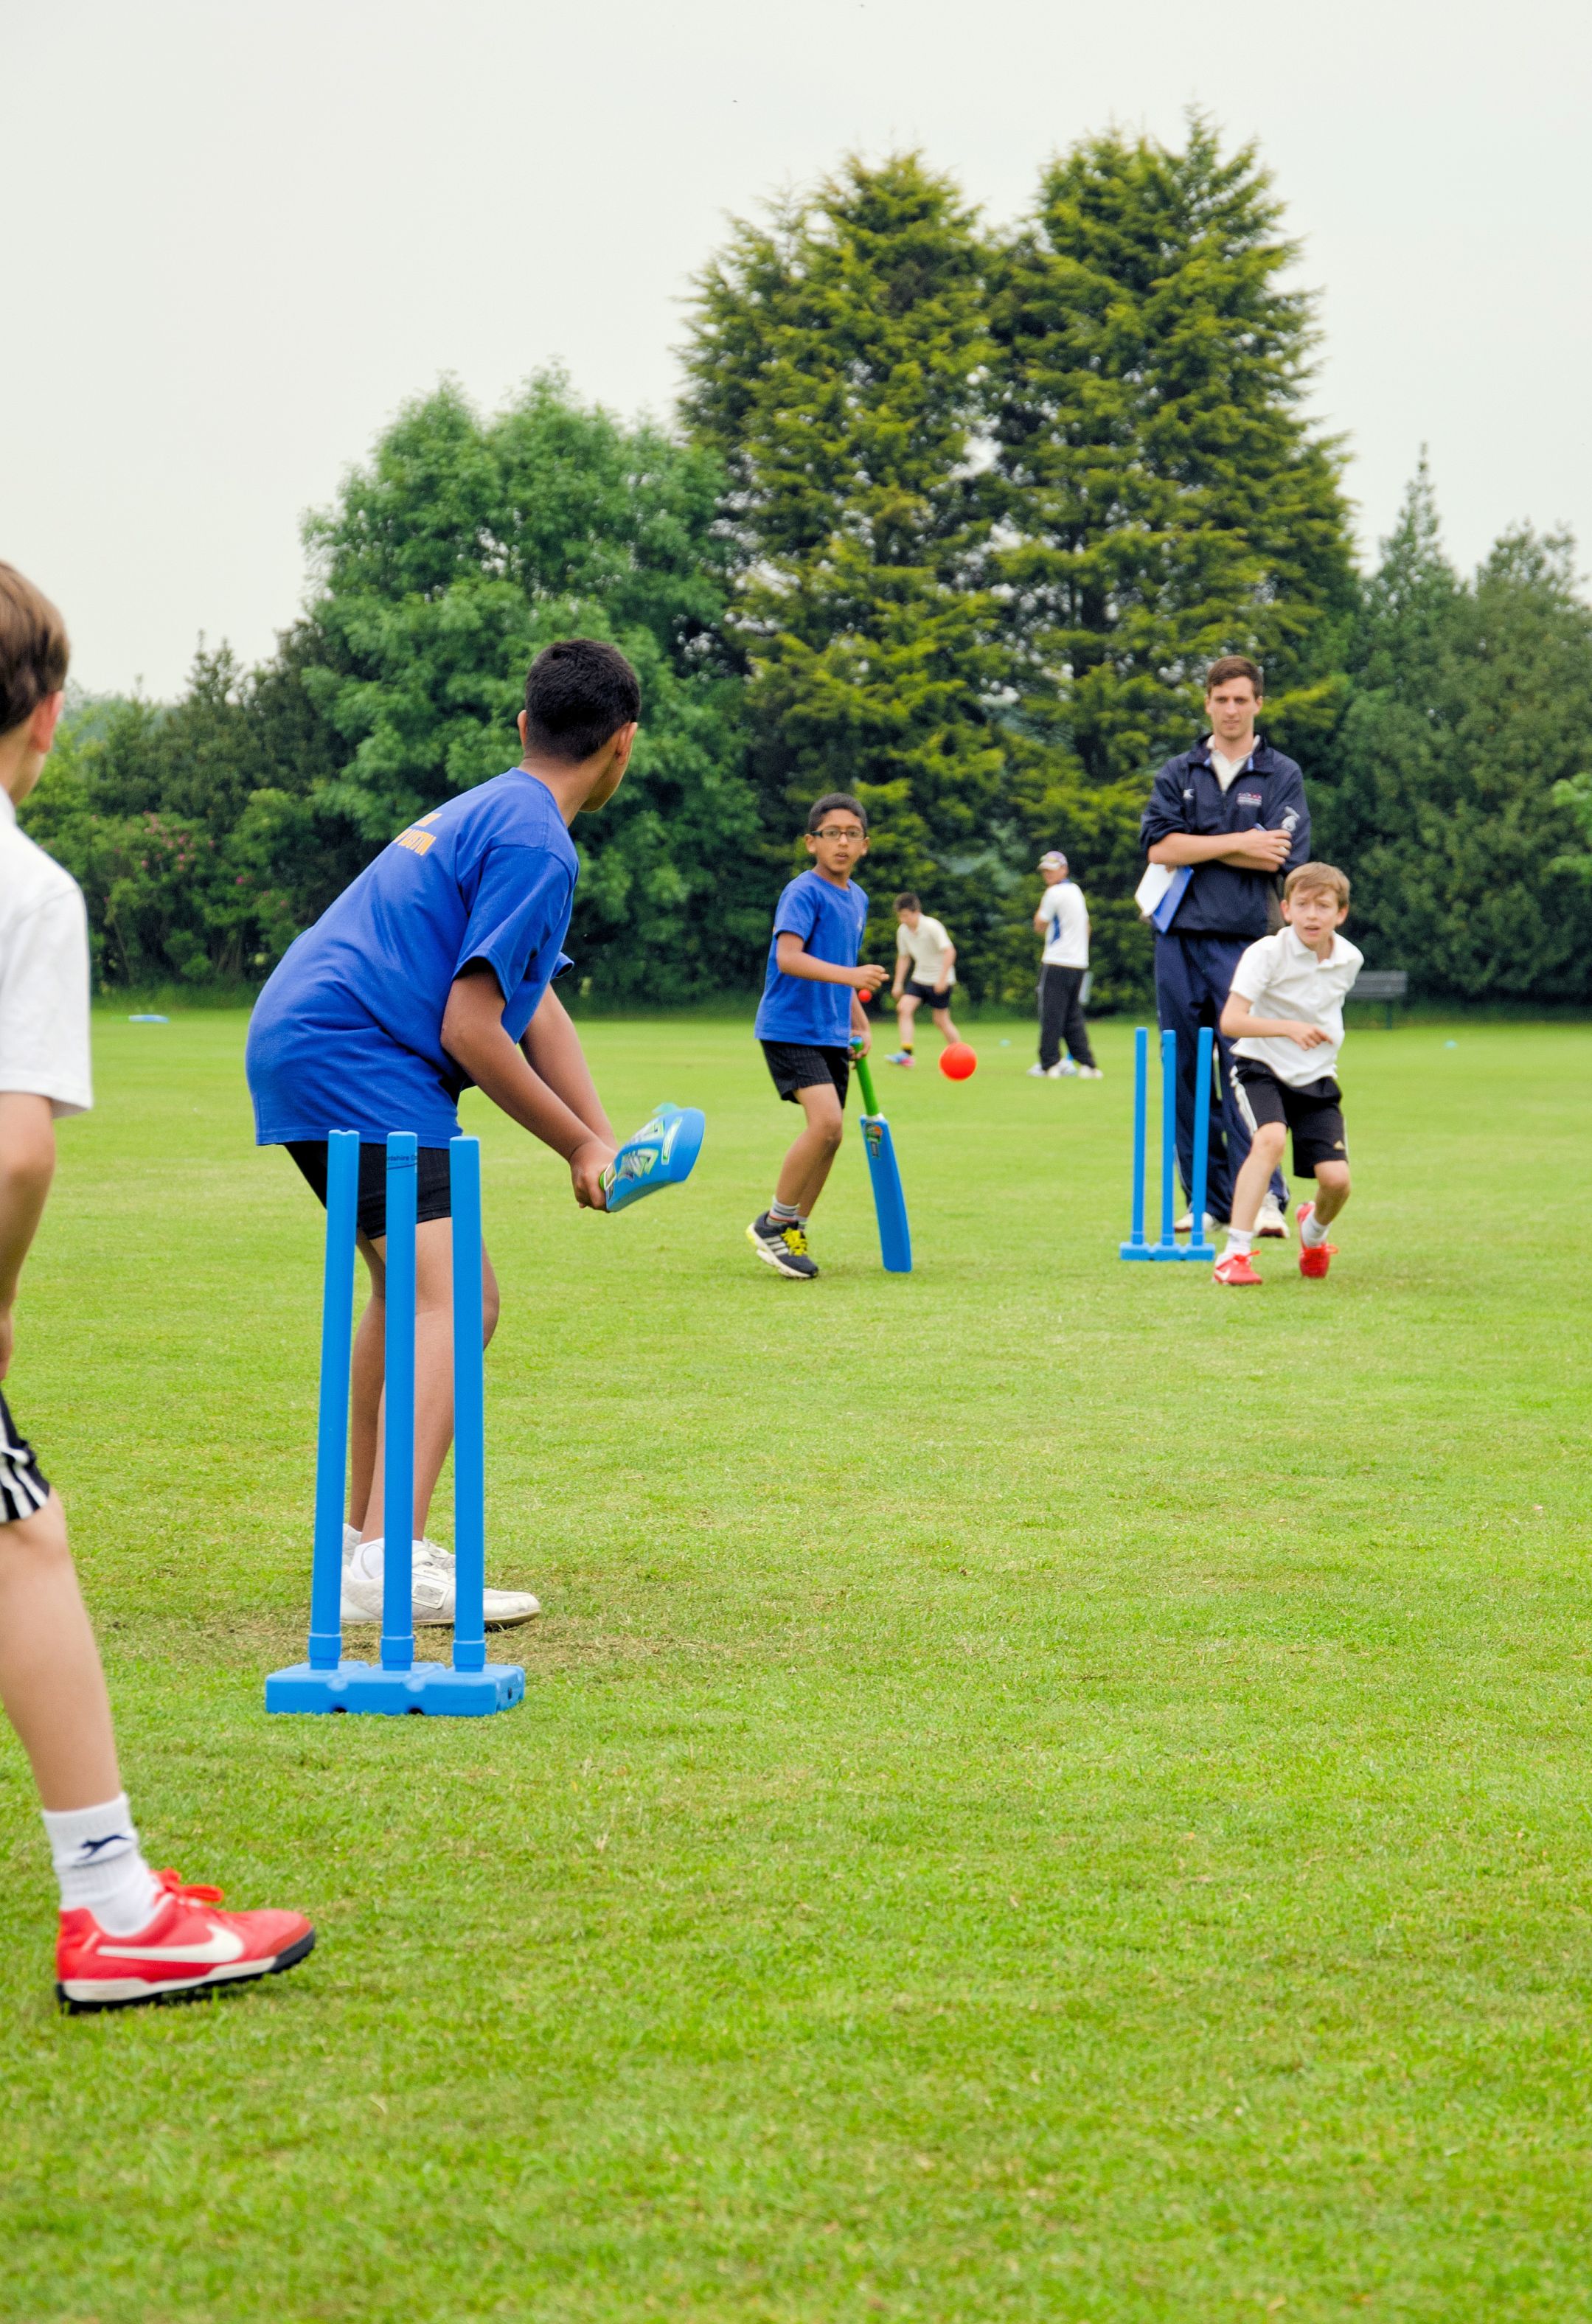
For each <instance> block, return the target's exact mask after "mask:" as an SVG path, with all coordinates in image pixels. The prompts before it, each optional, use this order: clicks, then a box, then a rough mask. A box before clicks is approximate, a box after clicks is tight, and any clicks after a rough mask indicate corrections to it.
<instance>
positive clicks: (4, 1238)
mask: <svg viewBox="0 0 1592 2324" xmlns="http://www.w3.org/2000/svg"><path fill="white" fill-rule="evenodd" d="M54 1175H55V1117H54V1115H53V1113H52V1112H51V1105H50V1100H49V1099H48V1098H47V1097H35V1096H34V1095H33V1094H32V1092H31V1091H28V1090H0V1379H5V1375H6V1373H7V1371H8V1370H9V1369H10V1368H11V1343H12V1321H11V1311H12V1309H13V1308H14V1305H16V1286H17V1282H18V1279H19V1278H20V1277H21V1275H22V1269H23V1259H26V1257H27V1255H28V1247H29V1245H30V1244H31V1243H32V1240H33V1236H34V1234H35V1233H36V1231H37V1230H38V1225H39V1220H40V1218H41V1216H42V1213H43V1209H44V1198H45V1196H46V1195H47V1194H49V1192H50V1181H51V1178H52V1177H53V1176H54Z"/></svg>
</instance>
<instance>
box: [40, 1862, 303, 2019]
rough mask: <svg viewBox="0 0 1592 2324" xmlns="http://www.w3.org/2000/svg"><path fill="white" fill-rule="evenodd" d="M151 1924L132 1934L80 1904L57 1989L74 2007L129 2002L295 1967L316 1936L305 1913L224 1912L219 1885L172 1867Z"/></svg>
mask: <svg viewBox="0 0 1592 2324" xmlns="http://www.w3.org/2000/svg"><path fill="white" fill-rule="evenodd" d="M154 1877H155V1878H156V1880H157V1881H158V1882H159V1883H160V1885H161V1886H162V1889H163V1890H164V1891H165V1895H164V1896H163V1897H162V1901H161V1903H160V1904H159V1905H158V1906H157V1907H156V1909H155V1915H154V1918H153V1920H152V1921H151V1922H150V1923H149V1925H148V1926H147V1928H143V1929H139V1930H137V1931H135V1932H134V1934H133V1935H132V1936H130V1937H119V1936H114V1935H113V1934H112V1933H111V1932H109V1931H108V1930H106V1929H102V1928H101V1927H100V1925H99V1923H98V1922H97V1920H96V1919H95V1917H94V1915H93V1914H92V1913H90V1912H88V1911H87V1910H85V1909H83V1908H79V1910H78V1911H76V1912H72V1913H63V1914H61V1916H60V1936H59V1938H58V1939H57V1941H56V1947H55V1969H56V1977H57V1980H58V1982H57V1984H56V1987H55V1991H56V1997H57V1998H58V1999H59V2000H60V2001H63V2002H64V2003H65V2004H66V2006H67V2007H68V2009H69V2010H72V2011H79V2010H86V2009H128V2008H132V2007H134V2006H135V2005H136V2004H137V2003H139V2002H141V2001H171V2000H175V1999H178V1998H179V1997H181V1996H183V1995H186V1994H192V1993H202V1992H205V1991H207V1990H213V1989H214V1988H215V1987H218V1986H222V1985H245V1984H247V1983H248V1982H249V1981H250V1979H251V1978H257V1977H271V1976H273V1975H274V1974H275V1973H276V1972H277V1971H278V1970H279V1969H292V1968H294V1967H296V1965H297V1964H298V1963H299V1962H300V1961H301V1960H303V1958H304V1956H305V1954H306V1953H308V1952H309V1951H310V1949H311V1947H312V1946H313V1945H314V1942H315V1931H314V1929H313V1928H312V1927H311V1925H310V1923H309V1922H308V1921H307V1920H306V1919H305V1918H304V1915H303V1914H302V1913H274V1912H264V1913H218V1912H217V1911H216V1910H215V1909H214V1908H215V1907H216V1906H217V1905H218V1904H219V1903H220V1902H221V1891H220V1889H219V1888H197V1887H190V1886H188V1885H187V1883H185V1882H183V1881H181V1880H180V1879H179V1878H178V1877H177V1875H176V1874H175V1873H174V1872H172V1871H171V1870H170V1869H167V1870H166V1871H164V1872H157V1873H156V1874H155V1876H154Z"/></svg>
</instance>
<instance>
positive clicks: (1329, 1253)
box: [1299, 1203, 1337, 1276]
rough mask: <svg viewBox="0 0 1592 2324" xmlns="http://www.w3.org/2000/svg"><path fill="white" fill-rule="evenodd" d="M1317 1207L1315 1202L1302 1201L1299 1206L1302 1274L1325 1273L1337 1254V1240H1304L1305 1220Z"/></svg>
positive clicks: (1300, 1267) (1300, 1268)
mask: <svg viewBox="0 0 1592 2324" xmlns="http://www.w3.org/2000/svg"><path fill="white" fill-rule="evenodd" d="M1315 1207H1316V1206H1315V1204H1314V1203H1300V1206H1299V1233H1300V1246H1299V1271H1300V1274H1301V1275H1317V1276H1319V1275H1325V1274H1326V1272H1327V1269H1328V1268H1329V1267H1330V1266H1331V1264H1332V1262H1333V1260H1334V1259H1336V1258H1337V1244H1336V1243H1335V1242H1314V1243H1311V1242H1306V1241H1305V1240H1304V1226H1305V1221H1306V1220H1307V1219H1308V1218H1309V1217H1310V1214H1311V1213H1312V1212H1313V1211H1314V1210H1315Z"/></svg>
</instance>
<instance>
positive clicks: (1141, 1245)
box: [1116, 1241, 1217, 1267]
mask: <svg viewBox="0 0 1592 2324" xmlns="http://www.w3.org/2000/svg"><path fill="white" fill-rule="evenodd" d="M1116 1255H1117V1257H1118V1258H1119V1259H1205V1260H1206V1261H1207V1262H1208V1264H1209V1265H1211V1266H1213V1267H1214V1265H1215V1264H1216V1256H1217V1247H1216V1245H1215V1243H1214V1242H1192V1241H1190V1242H1186V1243H1182V1242H1174V1243H1165V1242H1125V1243H1119V1244H1118V1245H1117V1253H1116Z"/></svg>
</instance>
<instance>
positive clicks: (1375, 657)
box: [1315, 464, 1592, 1000]
mask: <svg viewBox="0 0 1592 2324" xmlns="http://www.w3.org/2000/svg"><path fill="white" fill-rule="evenodd" d="M1350 661H1351V674H1352V678H1353V687H1354V690H1353V694H1352V696H1351V698H1350V700H1349V704H1348V707H1347V711H1346V713H1345V715H1344V717H1343V720H1342V724H1341V725H1340V727H1339V730H1338V732H1337V737H1336V740H1335V743H1334V748H1333V752H1332V754H1331V758H1332V770H1331V774H1330V779H1322V780H1319V782H1318V785H1317V789H1316V798H1315V808H1316V818H1317V820H1316V838H1315V852H1316V853H1317V854H1319V855H1321V856H1323V857H1326V858H1328V859H1329V860H1332V861H1335V862H1340V863H1341V864H1342V865H1343V867H1344V869H1345V870H1346V871H1348V872H1349V873H1350V875H1351V877H1352V879H1353V881H1354V888H1355V894H1354V918H1353V920H1352V922H1351V925H1350V934H1351V935H1353V936H1354V938H1355V941H1356V943H1357V944H1358V945H1359V946H1360V948H1361V950H1362V951H1363V952H1364V953H1365V955H1366V957H1367V959H1368V961H1369V962H1370V964H1371V965H1372V966H1373V967H1389V968H1394V967H1398V968H1408V970H1409V971H1410V973H1411V979H1412V984H1413V985H1414V986H1415V987H1416V989H1417V990H1419V991H1424V992H1426V993H1429V994H1433V995H1438V996H1443V997H1449V996H1451V997H1456V998H1462V999H1466V1000H1482V999H1497V998H1511V999H1519V1000H1569V999H1576V1000H1584V999H1586V998H1587V997H1588V995H1592V884H1589V883H1588V881H1587V878H1586V877H1584V876H1580V877H1578V876H1577V871H1576V858H1575V853H1574V851H1575V842H1576V835H1577V824H1576V816H1575V810H1576V807H1577V806H1578V804H1579V803H1580V802H1581V801H1582V800H1584V799H1587V798H1592V776H1588V774H1587V757H1588V750H1587V734H1588V732H1589V731H1592V611H1589V610H1588V609H1587V605H1586V604H1585V603H1584V602H1583V601H1582V599H1581V598H1580V596H1579V595H1578V591H1577V586H1576V575H1575V567H1574V554H1573V548H1572V544H1571V543H1570V542H1569V539H1565V538H1562V537H1550V538H1548V539H1541V538H1540V537H1538V536H1537V535H1535V534H1533V533H1532V532H1531V531H1529V530H1517V531H1513V532H1510V533H1506V534H1505V535H1504V538H1503V539H1501V540H1500V541H1499V542H1498V544H1497V546H1496V547H1495V549H1494V550H1493V552H1492V554H1491V555H1490V556H1489V557H1488V558H1487V559H1486V563H1485V564H1484V565H1483V566H1482V567H1481V569H1480V571H1479V572H1478V573H1477V574H1476V578H1475V580H1474V581H1473V582H1470V583H1466V582H1465V581H1463V580H1461V579H1460V577H1459V576H1458V574H1457V573H1456V572H1455V571H1454V569H1453V567H1452V566H1451V565H1450V564H1449V560H1448V558H1446V557H1445V555H1444V553H1443V549H1442V542H1441V537H1440V533H1439V525H1438V517H1437V510H1436V506H1435V503H1434V501H1433V498H1432V493H1431V486H1430V479H1429V477H1428V475H1427V473H1426V469H1425V466H1424V464H1423V465H1422V466H1421V470H1420V471H1419V473H1418V474H1417V475H1416V478H1415V481H1414V483H1413V484H1412V486H1411V488H1410V492H1409V493H1408V496H1407V497H1406V500H1405V503H1404V507H1403V510H1402V514H1401V516H1400V519H1399V522H1398V524H1397V525H1396V527H1395V528H1394V530H1393V533H1392V534H1391V535H1390V537H1389V538H1388V539H1387V540H1386V541H1385V542H1384V544H1383V552H1382V562H1381V565H1380V567H1379V568H1378V570H1377V572H1376V574H1375V575H1374V577H1373V579H1372V580H1371V582H1370V583H1369V584H1368V586H1367V588H1366V592H1365V610H1364V613H1363V615H1362V617H1361V621H1360V622H1359V625H1358V628H1357V631H1356V636H1355V639H1354V641H1353V648H1352V652H1351V658H1350ZM1588 868H1592V866H1589V867H1588Z"/></svg>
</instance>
